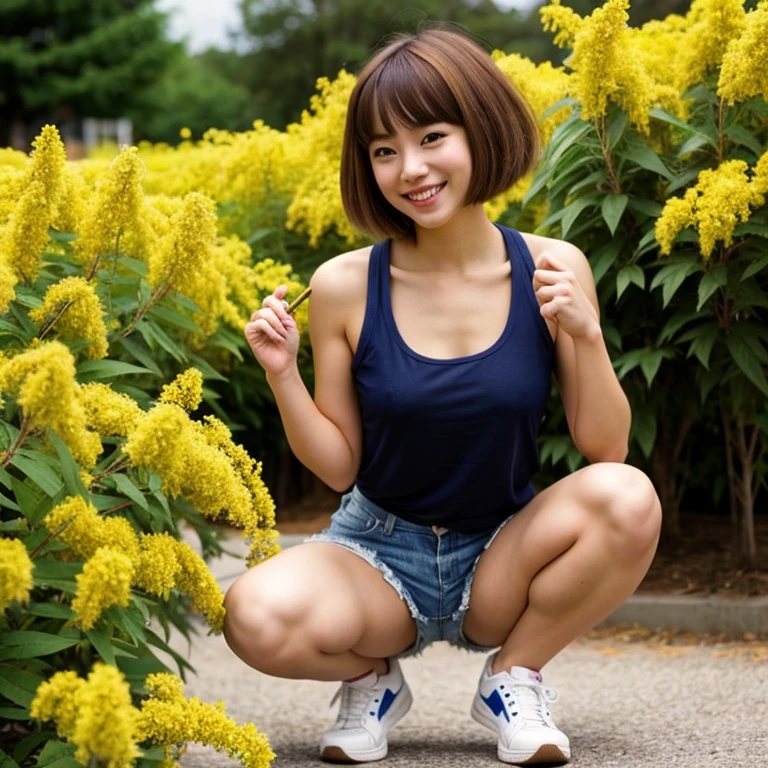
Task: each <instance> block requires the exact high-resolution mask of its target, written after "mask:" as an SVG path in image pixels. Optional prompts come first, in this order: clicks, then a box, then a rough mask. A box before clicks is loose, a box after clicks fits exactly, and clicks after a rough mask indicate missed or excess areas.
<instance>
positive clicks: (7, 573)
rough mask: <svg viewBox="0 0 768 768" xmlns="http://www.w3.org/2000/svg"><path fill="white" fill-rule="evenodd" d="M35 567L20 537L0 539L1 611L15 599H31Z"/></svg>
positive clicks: (23, 601)
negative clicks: (33, 569)
mask: <svg viewBox="0 0 768 768" xmlns="http://www.w3.org/2000/svg"><path fill="white" fill-rule="evenodd" d="M33 567H34V566H33V565H32V561H31V560H30V559H29V555H28V554H27V548H26V547H25V546H24V544H23V543H22V542H21V541H19V539H0V613H2V612H3V611H5V609H6V608H7V607H8V606H9V605H10V604H11V603H12V602H13V601H14V600H18V601H19V602H20V603H26V602H27V600H29V592H30V590H31V589H32V568H33Z"/></svg>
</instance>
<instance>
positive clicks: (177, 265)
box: [148, 192, 216, 298]
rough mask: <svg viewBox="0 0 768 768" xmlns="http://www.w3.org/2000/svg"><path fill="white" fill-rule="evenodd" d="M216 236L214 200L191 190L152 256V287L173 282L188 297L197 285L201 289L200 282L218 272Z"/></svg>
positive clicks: (172, 284) (150, 266) (150, 267)
mask: <svg viewBox="0 0 768 768" xmlns="http://www.w3.org/2000/svg"><path fill="white" fill-rule="evenodd" d="M215 239H216V213H215V210H214V204H213V201H212V200H211V199H210V198H208V197H206V196H205V195H202V194H200V193H199V192H190V193H189V194H188V195H187V196H186V197H185V198H184V202H183V203H182V205H181V208H179V210H178V211H177V212H176V213H175V214H173V216H172V217H171V222H170V229H169V231H168V234H167V235H166V236H165V237H164V238H163V240H162V242H161V243H159V244H158V247H157V250H156V251H155V252H153V253H151V254H150V256H149V277H148V280H149V284H150V285H151V286H152V288H157V287H158V286H161V285H170V286H171V287H172V288H173V289H174V290H176V291H178V292H179V293H182V294H185V295H188V296H189V295H191V293H192V292H194V288H195V287H197V288H198V290H199V287H200V286H199V283H200V281H207V280H210V279H211V277H212V276H215V275H216V271H215V269H211V268H210V267H211V266H212V265H211V263H210V262H211V249H212V248H213V245H214V242H215ZM193 298H194V296H193Z"/></svg>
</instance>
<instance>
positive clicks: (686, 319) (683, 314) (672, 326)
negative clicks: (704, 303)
mask: <svg viewBox="0 0 768 768" xmlns="http://www.w3.org/2000/svg"><path fill="white" fill-rule="evenodd" d="M699 319H701V315H700V314H699V313H698V312H691V311H690V310H685V309H683V310H680V311H679V312H677V313H675V314H674V315H673V316H672V317H670V318H669V320H667V322H666V323H665V324H664V327H663V328H662V329H661V331H660V332H659V337H658V339H657V341H656V346H660V345H661V344H663V343H664V342H665V341H669V339H671V338H672V337H673V336H674V335H675V334H676V333H677V332H678V331H679V330H680V329H681V328H682V327H683V326H684V325H686V323H690V322H691V321H692V320H699Z"/></svg>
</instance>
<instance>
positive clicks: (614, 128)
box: [606, 110, 629, 150]
mask: <svg viewBox="0 0 768 768" xmlns="http://www.w3.org/2000/svg"><path fill="white" fill-rule="evenodd" d="M628 123H629V117H628V116H627V113H626V112H624V111H622V110H616V111H615V112H614V113H613V115H611V117H610V119H609V120H608V130H607V131H606V138H607V139H608V149H611V150H612V149H613V148H614V147H615V146H616V145H617V144H618V143H619V139H620V138H621V137H622V136H623V134H624V129H625V128H626V127H627V124H628Z"/></svg>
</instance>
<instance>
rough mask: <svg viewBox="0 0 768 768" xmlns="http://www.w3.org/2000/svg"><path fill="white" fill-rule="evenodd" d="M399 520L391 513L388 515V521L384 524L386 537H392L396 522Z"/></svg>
mask: <svg viewBox="0 0 768 768" xmlns="http://www.w3.org/2000/svg"><path fill="white" fill-rule="evenodd" d="M396 520H397V517H395V515H393V514H392V513H391V512H389V513H387V519H386V522H385V523H384V534H385V535H386V536H391V535H392V530H393V528H394V527H395V521H396Z"/></svg>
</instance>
